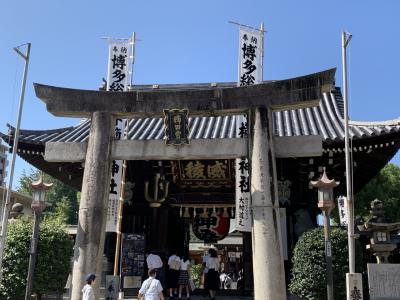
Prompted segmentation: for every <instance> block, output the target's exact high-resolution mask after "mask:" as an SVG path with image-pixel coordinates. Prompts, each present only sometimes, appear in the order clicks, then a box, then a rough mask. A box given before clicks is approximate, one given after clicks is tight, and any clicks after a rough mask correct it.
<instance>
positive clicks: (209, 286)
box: [204, 248, 220, 300]
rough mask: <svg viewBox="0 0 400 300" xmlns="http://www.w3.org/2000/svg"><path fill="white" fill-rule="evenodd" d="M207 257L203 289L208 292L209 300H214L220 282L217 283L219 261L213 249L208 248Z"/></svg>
mask: <svg viewBox="0 0 400 300" xmlns="http://www.w3.org/2000/svg"><path fill="white" fill-rule="evenodd" d="M208 253H209V255H210V256H209V257H208V259H207V261H206V270H207V273H206V278H205V282H204V288H205V289H206V290H208V293H209V296H210V298H211V300H215V294H216V292H217V290H219V286H220V281H219V275H218V270H219V260H218V255H217V251H216V250H215V249H214V248H210V249H209V250H208Z"/></svg>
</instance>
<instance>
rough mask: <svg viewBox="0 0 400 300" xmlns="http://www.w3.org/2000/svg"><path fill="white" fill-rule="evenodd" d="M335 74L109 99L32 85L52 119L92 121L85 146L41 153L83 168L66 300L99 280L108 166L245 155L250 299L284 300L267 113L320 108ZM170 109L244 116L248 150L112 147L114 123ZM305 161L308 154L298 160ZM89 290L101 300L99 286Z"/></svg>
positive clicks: (236, 145)
mask: <svg viewBox="0 0 400 300" xmlns="http://www.w3.org/2000/svg"><path fill="white" fill-rule="evenodd" d="M334 73H335V70H334V69H331V70H328V71H324V72H320V73H315V74H312V75H308V76H303V77H298V78H294V79H288V80H282V81H274V82H267V83H262V84H258V85H253V86H247V87H234V88H219V87H213V88H209V89H204V90H196V91H192V90H186V91H185V90H182V91H171V90H153V91H142V90H134V89H133V90H131V91H130V92H121V93H110V92H104V91H85V90H73V89H65V88H57V87H51V86H44V85H40V84H35V91H36V95H37V96H38V97H39V98H40V99H41V100H43V101H44V102H45V103H46V105H47V110H48V111H49V112H50V113H52V114H54V115H56V116H69V117H86V118H91V129H90V135H89V140H88V142H87V144H84V145H83V146H82V144H81V143H79V144H78V143H76V144H75V143H46V150H45V159H46V160H47V161H57V162H60V161H66V162H71V161H84V163H85V165H84V175H83V185H82V193H81V202H80V208H79V224H78V233H77V239H76V245H75V254H74V267H73V277H72V298H71V299H73V300H78V299H80V297H81V288H82V285H83V283H84V277H85V274H86V273H88V272H89V271H90V272H93V271H95V272H96V273H97V274H100V273H101V261H102V260H101V257H102V252H103V248H104V237H105V217H106V212H107V201H108V185H109V182H110V174H111V172H110V168H111V162H112V160H113V159H125V160H139V159H140V160H151V159H171V160H178V159H202V158H203V159H204V158H207V159H210V158H211V159H212V158H214V159H215V158H226V159H228V158H232V159H233V158H237V157H243V156H247V155H248V156H249V165H250V169H251V172H250V178H251V198H252V246H253V247H252V249H253V266H254V268H253V276H254V295H255V299H256V300H261V299H262V300H265V299H278V300H279V299H286V291H285V279H284V278H285V276H284V267H283V258H282V250H281V241H280V220H279V211H278V210H279V202H278V199H277V196H276V195H277V186H276V184H275V185H274V184H273V183H274V180H272V176H273V174H274V169H273V165H274V160H275V151H274V143H273V137H272V134H271V133H272V126H271V124H272V122H271V112H272V111H273V110H284V109H295V108H304V107H310V106H316V105H318V103H319V100H320V97H321V93H322V92H324V91H329V90H331V89H332V88H333V84H334ZM172 108H179V109H188V110H189V111H190V112H191V114H193V115H210V114H211V115H226V114H248V115H249V120H250V121H249V132H250V135H249V139H248V140H247V142H246V140H243V139H238V140H236V139H232V140H230V139H228V140H223V142H221V140H218V142H215V141H213V140H198V141H193V143H192V145H191V146H187V147H183V148H174V147H167V146H165V145H163V146H161V145H160V143H162V141H140V142H138V141H127V140H119V141H114V140H113V139H112V125H113V124H114V122H115V118H117V117H118V118H132V117H143V116H154V115H161V114H162V111H163V109H172ZM308 142H309V141H308V140H306V141H304V140H301V139H300V140H299V139H297V140H296V141H295V142H294V143H291V142H290V141H289V140H288V142H287V146H288V147H289V145H290V144H293V145H294V148H293V149H292V151H293V153H296V151H299V150H300V151H304V149H306V148H307V146H306V145H307V144H308ZM283 144H285V143H283ZM286 148H287V147H286ZM320 148H322V146H320ZM302 149H303V150H302ZM321 150H322V149H321ZM285 151H287V149H285ZM305 152H307V151H305ZM288 153H290V151H289V152H288ZM313 154H315V153H313ZM305 155H307V153H303V156H305ZM299 156H301V155H299ZM94 288H95V293H96V298H98V295H99V288H98V285H97V286H95V287H94Z"/></svg>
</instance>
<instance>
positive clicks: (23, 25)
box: [0, 0, 400, 182]
mask: <svg viewBox="0 0 400 300" xmlns="http://www.w3.org/2000/svg"><path fill="white" fill-rule="evenodd" d="M399 12H400V1H398V0H386V1H368V0H365V1H344V0H340V1H338V0H336V1H315V0H303V1H286V0H280V1H265V0H260V1H250V0H248V1H236V0H229V1H228V0H217V1H216V0H203V1H183V0H182V1H175V0H170V1H151V0H147V1H132V0H130V1H126V0H125V1H82V0H81V1H76V0H69V1H54V0H46V1H41V0H38V1H27V0H20V1H6V2H4V3H3V4H2V7H1V17H0V84H1V88H0V93H1V103H2V105H1V107H2V109H1V110H0V130H1V131H3V132H4V131H5V130H6V125H5V124H6V123H7V122H8V123H11V124H15V122H16V114H17V105H18V98H19V88H20V83H21V77H22V68H23V60H22V59H21V58H20V57H19V56H17V55H16V53H15V52H14V51H13V50H12V47H14V46H17V45H20V44H23V43H26V42H31V43H32V52H31V63H30V66H29V77H28V84H27V92H26V102H25V107H24V114H23V121H22V128H29V129H49V128H57V127H63V126H70V125H74V124H76V122H78V120H74V119H67V118H56V117H54V116H52V115H50V114H49V113H47V111H46V109H45V106H44V105H43V104H42V103H41V102H40V101H39V100H38V99H37V98H36V97H35V96H34V92H33V87H32V82H39V83H44V84H49V85H56V86H65V87H72V88H83V89H97V88H98V87H99V85H100V82H101V78H102V77H105V76H106V69H107V65H106V61H107V45H106V41H105V40H103V39H101V37H103V36H113V37H129V36H130V35H131V34H132V32H133V31H135V32H136V33H137V37H138V38H139V39H141V41H140V42H138V44H137V47H136V64H135V70H134V73H135V74H134V82H135V83H137V84H142V83H189V82H223V81H236V80H237V52H238V50H237V48H238V47H237V45H238V29H237V28H236V26H234V25H231V24H228V21H229V20H233V21H237V22H240V23H244V24H248V25H252V26H256V27H258V26H259V25H260V23H261V22H264V23H265V27H266V29H267V30H268V33H267V34H266V36H265V70H264V79H266V80H269V79H284V78H289V77H293V76H299V75H305V74H308V73H312V72H316V71H321V70H324V69H327V68H331V67H337V68H338V71H337V77H336V78H337V85H339V86H341V85H342V78H341V48H340V45H341V44H340V43H341V31H342V30H343V29H346V30H347V31H349V32H351V33H352V34H353V39H352V41H351V43H350V46H349V50H350V60H349V84H350V89H349V95H350V114H351V118H352V119H354V120H387V119H394V118H398V117H400V105H399V97H400V96H399V93H398V91H397V90H398V86H399V76H398V70H400V58H399V53H400V42H399V37H400V21H399ZM393 162H394V163H396V164H400V156H399V155H397V156H396V157H395V159H394V160H393ZM22 169H29V166H28V165H27V164H25V163H23V162H22V161H21V160H19V161H18V163H17V169H16V175H17V177H16V179H14V182H15V181H17V180H18V176H19V174H20V173H21V171H22Z"/></svg>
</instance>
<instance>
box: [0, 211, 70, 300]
mask: <svg viewBox="0 0 400 300" xmlns="http://www.w3.org/2000/svg"><path fill="white" fill-rule="evenodd" d="M32 223H33V222H32V219H27V218H24V219H19V220H13V221H12V222H11V223H10V225H9V229H8V234H7V240H6V244H5V249H4V260H3V280H2V282H1V286H0V295H1V299H21V298H23V296H24V293H25V288H26V278H27V272H28V264H29V251H28V250H29V248H30V240H31V235H32V225H33V224H32ZM72 249H73V241H72V240H71V239H70V237H69V236H68V234H67V233H66V231H65V228H64V226H63V225H62V224H61V223H60V221H59V220H57V219H55V218H47V219H45V220H43V221H42V222H41V224H40V233H39V243H38V247H37V251H38V254H37V259H36V267H35V276H34V283H33V291H34V292H36V293H38V294H39V295H40V294H43V293H55V294H62V292H63V291H64V286H65V283H66V281H67V278H68V274H69V271H70V259H71V256H72V253H73V251H72Z"/></svg>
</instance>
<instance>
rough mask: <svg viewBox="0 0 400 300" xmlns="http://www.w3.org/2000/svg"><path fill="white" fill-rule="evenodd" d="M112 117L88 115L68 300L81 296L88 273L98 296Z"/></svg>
mask: <svg viewBox="0 0 400 300" xmlns="http://www.w3.org/2000/svg"><path fill="white" fill-rule="evenodd" d="M112 120H113V118H112V117H111V114H110V113H109V112H94V113H93V114H92V124H91V128H90V134H89V141H88V147H87V152H86V160H85V170H84V173H83V182H82V193H81V202H80V206H79V223H78V233H77V237H76V243H75V253H74V267H73V272H72V292H71V299H72V300H80V299H82V287H83V285H84V284H85V276H86V274H88V273H94V274H96V281H95V284H94V285H93V288H94V291H95V299H100V297H99V293H100V288H99V286H100V282H101V267H102V256H103V251H104V237H105V225H106V214H107V208H108V205H107V204H108V197H109V186H110V180H111V178H110V177H111V171H110V166H111V141H112V131H111V129H112V125H113V124H112Z"/></svg>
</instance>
